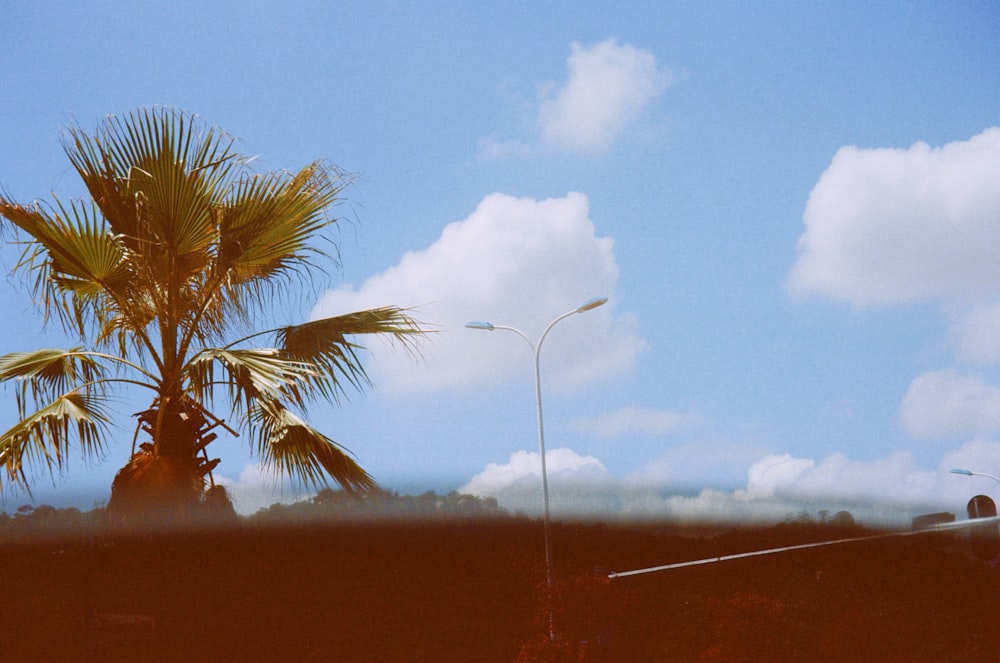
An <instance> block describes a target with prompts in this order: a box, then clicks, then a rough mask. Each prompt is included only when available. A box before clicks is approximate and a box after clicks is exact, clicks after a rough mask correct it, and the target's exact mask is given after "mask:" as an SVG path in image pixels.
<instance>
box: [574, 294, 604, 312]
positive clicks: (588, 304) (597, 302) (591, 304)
mask: <svg viewBox="0 0 1000 663" xmlns="http://www.w3.org/2000/svg"><path fill="white" fill-rule="evenodd" d="M607 302H608V298H607V297H595V298H594V299H588V300H587V301H585V302H584V303H583V304H581V305H580V307H579V308H577V309H576V312H577V313H584V312H586V311H590V310H593V309H595V308H597V307H598V306H603V305H604V304H606V303H607Z"/></svg>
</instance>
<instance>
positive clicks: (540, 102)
mask: <svg viewBox="0 0 1000 663" xmlns="http://www.w3.org/2000/svg"><path fill="white" fill-rule="evenodd" d="M566 65H567V79H566V81H565V82H564V83H562V84H557V83H548V84H546V85H544V86H542V88H541V91H540V93H539V94H538V98H537V100H536V101H535V104H534V108H533V112H534V113H535V118H534V123H535V125H536V127H537V130H538V137H537V139H536V140H537V143H535V140H531V141H524V140H510V139H507V140H505V139H498V138H496V137H491V138H489V139H484V140H482V141H481V142H480V149H481V153H482V154H483V155H484V156H502V155H509V154H522V155H523V154H528V153H531V152H532V151H533V150H537V149H545V150H550V151H556V152H568V153H597V152H603V151H605V150H607V149H608V148H609V147H610V146H611V145H612V144H613V143H614V141H615V140H616V139H617V138H618V137H619V136H620V135H621V133H622V132H623V131H624V130H625V128H626V127H627V126H628V125H629V124H630V123H632V122H634V121H635V120H636V119H637V118H638V117H639V116H640V115H641V114H642V113H643V111H644V110H645V109H646V108H647V107H648V106H649V104H650V102H652V100H653V99H655V98H656V97H657V96H659V95H660V94H661V93H662V92H663V91H664V90H665V89H666V88H667V87H668V86H669V85H671V84H672V83H674V82H675V81H676V80H677V76H676V75H675V74H674V73H673V72H671V71H670V70H669V69H667V68H665V67H662V66H661V65H660V64H659V63H658V62H657V60H656V56H654V55H653V54H652V53H651V52H650V51H647V50H643V49H639V48H636V47H635V46H632V45H629V44H619V43H618V41H617V40H615V39H608V40H606V41H603V42H600V43H597V44H593V45H590V46H585V45H582V44H579V43H574V44H572V45H571V47H570V56H569V59H568V60H567V62H566Z"/></svg>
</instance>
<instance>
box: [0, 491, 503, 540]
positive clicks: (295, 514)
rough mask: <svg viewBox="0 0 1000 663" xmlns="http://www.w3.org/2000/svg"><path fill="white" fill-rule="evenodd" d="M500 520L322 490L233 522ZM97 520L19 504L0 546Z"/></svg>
mask: <svg viewBox="0 0 1000 663" xmlns="http://www.w3.org/2000/svg"><path fill="white" fill-rule="evenodd" d="M506 517H509V514H508V513H507V512H506V511H505V510H504V509H502V508H500V506H499V505H498V504H497V500H496V498H494V497H485V498H482V497H476V496H474V495H465V494H462V493H458V492H456V491H452V492H450V493H448V494H447V495H438V494H437V493H435V492H434V491H428V492H425V493H422V494H420V495H400V494H399V493H397V492H395V491H387V490H376V491H371V492H368V493H350V492H345V491H342V490H333V489H330V488H324V489H322V490H320V491H319V492H318V493H316V494H315V495H314V496H312V497H310V498H309V499H307V500H302V501H298V502H294V503H292V504H282V503H276V504H272V505H271V506H269V507H265V508H263V509H260V510H259V511H258V512H257V513H255V514H253V515H250V516H244V517H241V518H240V519H239V521H240V522H242V523H248V524H271V523H275V524H276V523H281V522H303V521H307V520H327V521H331V520H332V521H336V520H378V519H385V518H393V519H417V518H506ZM103 518H104V507H102V506H99V507H95V508H94V509H91V510H88V511H81V510H80V509H77V508H75V507H69V508H56V507H53V506H50V505H48V504H41V505H39V506H32V505H30V504H24V505H21V506H19V507H17V508H16V509H15V510H14V511H13V513H8V512H7V511H0V542H2V541H7V542H9V541H15V540H19V539H26V538H33V537H37V536H45V535H58V534H68V533H73V532H76V531H79V530H83V529H89V528H94V527H98V526H100V525H101V523H102V521H103Z"/></svg>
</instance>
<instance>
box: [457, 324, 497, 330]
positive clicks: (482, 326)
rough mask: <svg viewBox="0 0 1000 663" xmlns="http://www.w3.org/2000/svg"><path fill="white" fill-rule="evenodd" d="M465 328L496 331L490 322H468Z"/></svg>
mask: <svg viewBox="0 0 1000 663" xmlns="http://www.w3.org/2000/svg"><path fill="white" fill-rule="evenodd" d="M465 326H466V327H468V328H469V329H485V330H486V331H493V330H494V329H496V328H495V327H494V326H493V325H491V324H490V323H488V322H466V323H465Z"/></svg>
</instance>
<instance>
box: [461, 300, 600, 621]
mask: <svg viewBox="0 0 1000 663" xmlns="http://www.w3.org/2000/svg"><path fill="white" fill-rule="evenodd" d="M607 301H608V298H607V297H597V298H594V299H589V300H587V301H585V302H584V303H583V304H581V305H580V306H578V307H576V308H575V309H573V310H572V311H567V312H566V313H563V314H562V315H560V316H559V317H558V318H556V319H555V320H553V321H552V322H550V323H549V326H548V327H546V328H545V331H543V332H542V335H541V336H540V337H539V338H538V342H537V343H532V341H531V339H530V338H528V336H527V335H526V334H525V333H524V332H522V331H521V330H520V329H517V328H516V327H509V326H507V325H494V324H492V323H489V322H470V323H467V324H466V325H465V326H466V327H468V328H469V329H482V330H485V331H493V330H495V329H504V330H506V331H510V332H514V333H515V334H517V335H518V336H520V337H521V338H523V339H524V340H525V342H526V343H527V344H528V346H529V347H530V348H531V351H532V353H533V354H534V355H535V405H536V410H537V413H538V456H539V458H540V459H541V463H542V509H543V511H542V531H543V533H544V537H545V584H546V586H547V587H548V588H549V589H550V590H551V588H552V542H551V540H550V535H549V477H548V472H547V471H546V467H545V426H544V425H543V423H542V377H541V364H540V363H539V357H540V356H541V352H542V343H544V342H545V337H546V336H548V334H549V332H550V331H552V328H553V327H555V326H556V323H558V322H559V321H560V320H564V319H566V318H568V317H570V316H571V315H576V314H577V313H585V312H587V311H591V310H593V309H595V308H597V307H598V306H602V305H603V304H605V303H606V302H607ZM553 635H554V633H553V630H552V614H551V613H549V637H550V638H551V637H553Z"/></svg>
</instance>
